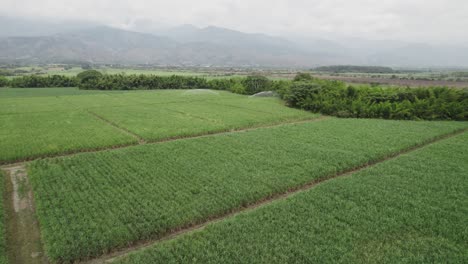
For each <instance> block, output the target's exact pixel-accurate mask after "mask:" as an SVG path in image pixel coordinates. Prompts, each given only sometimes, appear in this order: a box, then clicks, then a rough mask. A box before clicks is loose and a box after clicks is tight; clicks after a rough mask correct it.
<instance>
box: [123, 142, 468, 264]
mask: <svg viewBox="0 0 468 264" xmlns="http://www.w3.org/2000/svg"><path fill="white" fill-rule="evenodd" d="M467 149H468V133H464V134H463V135H459V136H457V137H454V138H451V139H448V140H444V141H442V142H438V143H436V144H434V145H431V146H428V147H426V148H423V149H420V150H418V151H416V152H413V153H411V154H407V155H403V156H400V157H398V158H397V159H394V160H390V161H386V162H384V163H381V164H378V165H376V166H375V167H372V168H368V169H366V170H363V171H361V172H358V173H355V174H353V175H351V176H350V177H343V178H339V179H334V180H331V181H329V182H325V183H323V184H320V185H319V186H317V187H315V188H313V189H311V190H308V191H305V192H302V193H299V194H297V195H294V196H292V197H290V198H288V199H285V200H281V201H277V202H274V203H272V204H269V205H267V206H264V207H262V208H259V209H256V210H254V211H250V212H247V213H244V214H240V215H237V216H236V217H233V218H229V219H227V220H225V221H222V222H218V223H215V224H211V225H209V226H207V227H206V228H204V229H203V230H201V231H198V232H194V233H190V234H187V235H185V236H182V237H179V238H177V239H174V240H171V241H167V242H162V243H160V244H157V245H155V246H153V247H150V248H147V249H145V250H143V251H140V252H135V253H133V254H131V255H129V256H127V257H124V258H122V259H120V260H118V261H116V262H115V263H118V264H131V263H138V264H144V263H466V262H467V261H468V251H467V238H468V229H467V228H466V220H467V219H468V207H467V205H468V192H467V190H468V180H467V174H466V172H467V171H468V153H467Z"/></svg>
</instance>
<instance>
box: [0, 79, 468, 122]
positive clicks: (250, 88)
mask: <svg viewBox="0 0 468 264" xmlns="http://www.w3.org/2000/svg"><path fill="white" fill-rule="evenodd" d="M0 86H9V87H79V88H80V89H98V90H151V89H213V90H225V91H230V92H233V93H238V94H246V95H251V94H255V93H258V92H262V91H276V92H277V93H278V94H279V95H280V97H281V98H282V99H284V100H285V101H286V103H287V104H288V105H289V106H291V107H296V108H300V109H304V110H308V111H313V112H319V113H322V114H326V115H333V116H338V117H354V118H384V119H411V120H417V119H425V120H468V89H451V88H446V87H429V88H402V87H388V88H387V87H385V88H384V87H379V86H376V87H375V86H369V85H360V86H352V85H347V84H346V83H344V82H341V81H333V80H322V79H318V78H313V77H312V76H311V75H310V74H305V73H302V74H298V75H297V76H296V77H295V78H294V80H270V79H268V78H266V77H264V76H248V77H242V78H241V77H238V78H230V79H227V78H226V79H212V80H208V79H205V78H201V77H193V76H176V75H174V76H156V75H126V74H114V75H107V74H102V73H100V72H98V71H95V70H88V71H84V72H82V73H80V74H78V75H77V76H76V77H68V76H60V75H53V76H35V75H31V76H22V77H17V78H13V79H6V78H1V77H0Z"/></svg>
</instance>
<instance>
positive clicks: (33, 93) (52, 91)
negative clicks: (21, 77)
mask: <svg viewBox="0 0 468 264" xmlns="http://www.w3.org/2000/svg"><path fill="white" fill-rule="evenodd" d="M105 92H106V91H101V90H80V89H78V88H68V87H67V88H65V87H63V88H0V98H2V99H3V98H18V97H20V98H21V97H44V96H61V95H89V94H102V93H105Z"/></svg>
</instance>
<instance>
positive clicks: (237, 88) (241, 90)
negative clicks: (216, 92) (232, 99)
mask: <svg viewBox="0 0 468 264" xmlns="http://www.w3.org/2000/svg"><path fill="white" fill-rule="evenodd" d="M229 91H231V92H233V93H236V94H246V93H247V91H246V89H245V87H244V85H242V83H240V82H237V83H235V84H234V85H232V86H231V87H230V88H229Z"/></svg>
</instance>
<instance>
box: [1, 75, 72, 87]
mask: <svg viewBox="0 0 468 264" xmlns="http://www.w3.org/2000/svg"><path fill="white" fill-rule="evenodd" d="M78 83H79V82H78V79H77V78H76V77H67V76H63V75H52V76H37V75H25V76H21V77H16V78H13V79H11V80H10V81H9V83H8V86H10V87H16V88H25V87H31V88H39V87H76V86H78Z"/></svg>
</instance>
